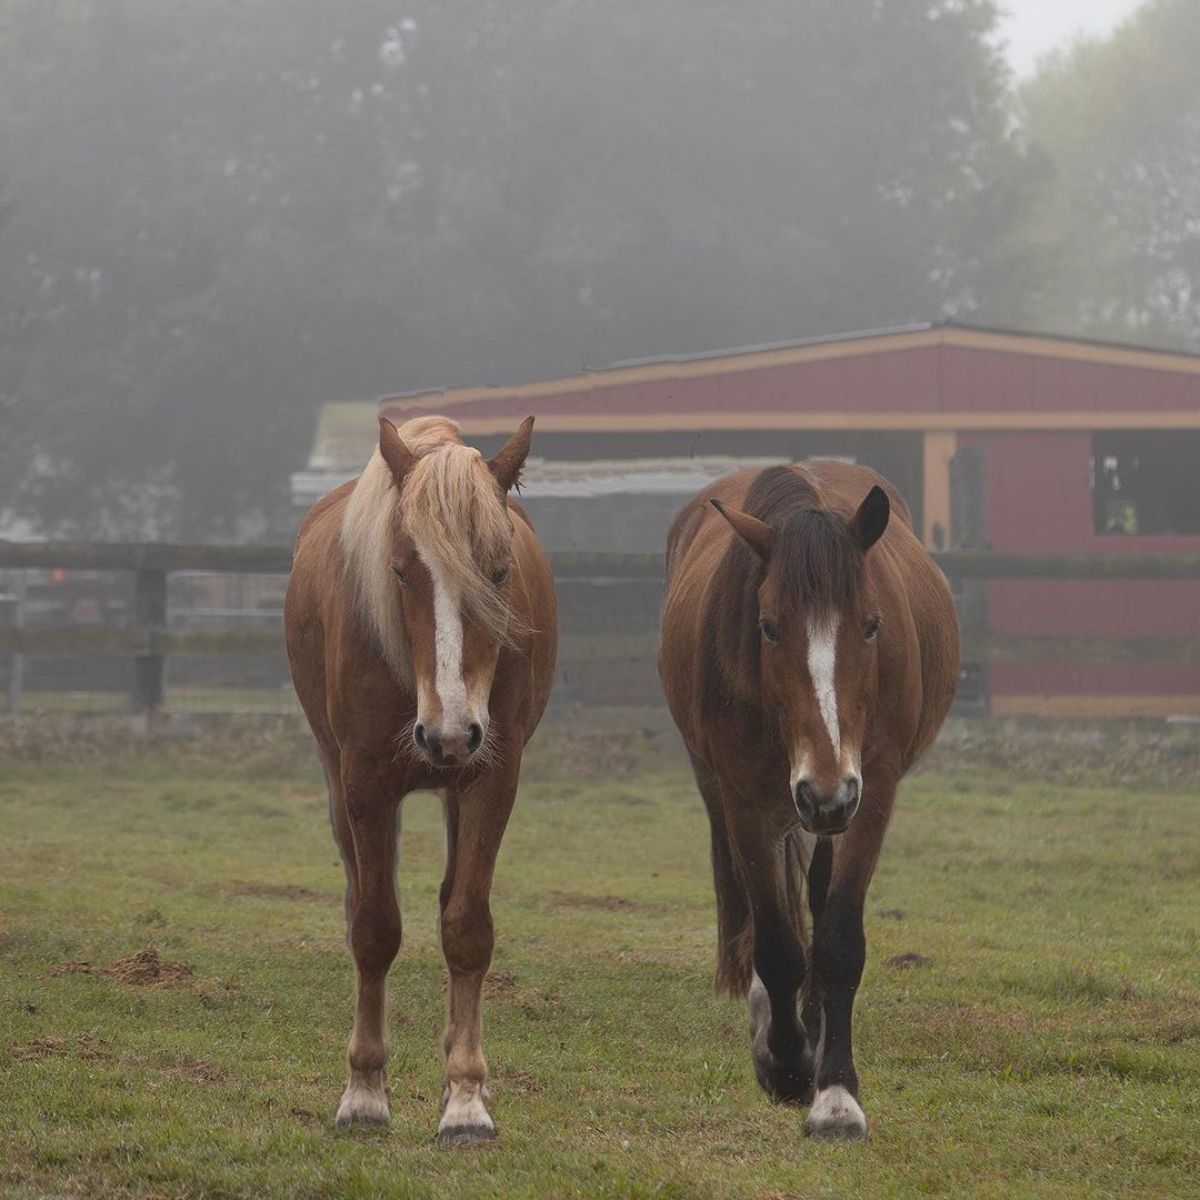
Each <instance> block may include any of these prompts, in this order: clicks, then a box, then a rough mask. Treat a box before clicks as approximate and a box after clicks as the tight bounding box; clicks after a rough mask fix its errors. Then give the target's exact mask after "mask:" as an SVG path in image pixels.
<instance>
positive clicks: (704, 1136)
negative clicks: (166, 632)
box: [0, 736, 1200, 1200]
mask: <svg viewBox="0 0 1200 1200" xmlns="http://www.w3.org/2000/svg"><path fill="white" fill-rule="evenodd" d="M997 757H998V756H997V754H992V755H991V756H990V758H991V761H990V762H988V763H985V764H984V765H981V766H974V767H972V766H969V765H965V764H958V763H956V762H955V761H954V760H953V758H952V757H949V758H948V757H947V756H944V755H943V756H941V757H939V758H938V759H937V760H936V761H935V764H934V766H933V767H932V768H931V769H929V770H927V771H926V772H925V773H923V774H920V775H918V776H917V777H915V778H914V779H912V780H911V781H910V782H909V784H908V785H907V786H906V790H905V791H904V792H903V793H902V797H901V801H900V805H899V808H898V813H897V817H896V820H895V823H894V825H893V828H892V832H891V835H890V839H889V842H888V846H887V849H886V852H885V858H884V861H883V863H882V866H881V868H880V871H879V874H878V875H877V877H876V881H875V885H874V888H873V891H872V894H871V898H870V903H869V906H868V916H867V927H868V942H869V960H868V966H867V973H866V978H865V980H864V984H863V988H862V991H861V993H860V1000H859V1005H858V1022H857V1046H858V1065H859V1070H860V1073H861V1075H862V1079H863V1099H864V1105H865V1108H866V1110H867V1113H868V1117H869V1118H870V1120H871V1140H870V1141H869V1142H868V1143H867V1144H866V1145H825V1144H815V1143H812V1142H808V1141H806V1140H805V1138H804V1137H803V1136H802V1134H801V1125H802V1121H803V1113H802V1112H800V1111H796V1110H790V1109H787V1108H779V1107H773V1106H771V1105H770V1104H769V1103H768V1102H767V1101H766V1100H765V1099H764V1098H763V1096H762V1095H761V1094H760V1093H759V1092H758V1091H757V1088H756V1086H755V1084H754V1081H753V1075H752V1071H751V1067H750V1062H749V1054H748V1046H747V1036H746V1020H745V1014H744V1009H743V1006H741V1005H735V1004H732V1003H729V1002H724V1001H717V1000H715V999H714V998H713V997H712V994H711V988H710V977H711V959H712V943H713V912H712V900H711V895H710V883H709V879H708V867H707V858H706V855H707V847H706V829H705V821H704V818H703V815H702V811H701V807H700V804H699V801H698V799H697V798H696V797H695V795H694V793H693V790H692V787H691V785H690V783H689V780H688V778H687V776H686V774H685V772H684V770H683V768H682V766H681V764H680V762H679V760H678V758H677V756H676V752H675V751H674V750H673V749H672V748H671V746H670V744H669V743H668V742H666V741H665V739H657V740H653V741H651V740H646V739H643V738H640V737H638V738H622V737H618V736H608V737H605V738H603V739H590V740H589V739H584V738H567V737H564V736H555V737H551V738H547V739H545V740H544V741H542V742H541V743H540V744H535V747H534V748H533V749H532V750H531V753H530V758H529V762H528V770H527V776H526V781H525V784H524V787H523V792H522V795H521V798H520V800H519V802H518V808H517V812H516V814H515V816H514V819H513V823H512V825H511V827H510V831H509V835H508V838H507V840H506V843H505V848H504V853H503V855H502V862H501V867H500V871H499V875H498V879H497V886H496V892H495V901H494V912H495V917H496V925H497V931H498V934H497V955H496V961H495V963H494V966H493V975H492V978H491V979H490V980H489V982H488V985H487V994H488V1004H487V1009H486V1013H485V1036H486V1047H487V1051H488V1056H489V1059H490V1063H491V1067H492V1072H493V1081H494V1082H493V1091H494V1095H495V1102H494V1105H493V1110H494V1115H495V1117H496V1119H497V1123H498V1126H499V1128H500V1131H501V1138H500V1141H499V1142H498V1143H497V1144H496V1145H495V1146H493V1147H491V1148H488V1149H484V1150H471V1151H463V1150H444V1149H439V1148H437V1147H435V1146H434V1145H433V1143H432V1138H433V1134H434V1131H435V1129H436V1125H437V1115H438V1097H439V1094H440V1064H439V1059H438V1043H439V1038H440V1032H441V1026H442V1020H443V993H442V969H441V963H440V957H439V953H438V950H437V940H436V924H435V909H436V888H437V881H438V878H439V872H440V866H441V831H440V816H439V813H438V809H437V805H436V802H435V801H433V800H432V799H431V798H429V797H423V796H417V797H413V798H411V799H410V800H409V801H408V802H406V810H405V813H404V841H403V851H402V863H401V876H400V878H401V884H400V890H401V897H402V906H403V909H404V915H405V936H406V944H405V949H404V951H403V952H402V954H401V957H400V959H399V960H398V961H397V964H396V966H395V967H394V968H393V972H392V986H391V997H392V1003H391V1015H390V1021H389V1025H390V1030H391V1037H392V1057H391V1091H392V1123H391V1127H390V1129H389V1130H387V1131H386V1132H382V1133H379V1132H375V1133H350V1134H338V1133H335V1132H334V1130H333V1128H332V1116H333V1111H334V1108H335V1105H336V1103H337V1099H338V1095H339V1093H340V1090H341V1087H342V1083H343V1055H344V1047H345V1041H346V1037H347V1035H348V1032H349V1022H350V1015H351V994H352V972H351V967H350V962H349V957H348V954H347V952H346V950H345V947H344V942H343V936H342V912H341V899H340V892H341V883H342V874H341V866H340V864H339V863H338V861H337V855H336V854H335V852H334V850H333V846H332V843H331V840H330V837H329V832H328V826H327V822H326V815H325V799H324V796H323V794H322V791H321V788H320V786H319V783H318V780H317V776H316V772H315V770H313V769H311V767H310V760H309V758H308V757H307V755H306V752H305V750H304V747H303V743H302V742H298V741H296V740H295V739H293V740H292V741H289V742H288V743H287V744H285V745H282V746H276V745H274V744H271V743H268V742H260V741H256V740H254V739H248V738H243V739H241V740H238V741H233V742H231V743H230V745H229V746H228V747H227V748H225V750H224V751H223V752H221V753H217V752H216V750H215V749H214V747H212V746H208V747H199V748H196V747H174V748H168V749H158V750H156V749H139V750H136V751H134V750H130V749H129V748H127V747H122V746H119V745H115V746H114V747H112V748H111V749H108V750H106V749H105V748H104V747H103V746H100V747H96V746H93V747H91V748H89V749H88V751H87V753H82V752H81V753H77V754H76V753H70V752H68V751H67V750H64V752H63V753H61V754H49V755H48V756H47V755H43V756H42V757H41V758H40V759H39V758H38V756H37V755H34V754H32V753H30V752H29V747H28V746H27V745H26V746H24V748H23V749H22V752H21V753H16V754H12V755H10V756H9V757H8V759H7V761H6V762H5V772H4V776H3V780H2V782H0V1194H3V1195H4V1196H6V1197H19V1198H24V1197H33V1196H42V1195H71V1196H74V1195H84V1196H123V1195H137V1196H172V1197H173V1196H189V1197H191V1196H195V1197H200V1196H205V1197H233V1196H238V1197H241V1196H245V1197H274V1196H297V1197H341V1196H363V1197H366V1196H398V1197H408V1196H427V1195H446V1196H493V1195H494V1196H662V1197H670V1196H687V1197H690V1196H697V1197H702V1196H713V1197H734V1196H748V1197H761V1198H764V1200H767V1198H771V1200H781V1198H782V1197H792V1196H794V1197H817V1196H834V1197H855V1198H856V1200H858V1198H869V1197H876V1196H908V1195H923V1194H931V1195H946V1196H954V1197H963V1196H970V1197H976V1196H978V1197H990V1196H995V1197H1000V1196H1004V1197H1009V1196H1021V1197H1060V1196H1087V1197H1092V1196H1109V1195H1138V1196H1153V1197H1161V1196H1195V1195H1197V1194H1198V1193H1200V1176H1198V1174H1197V1172H1198V1171H1200V1157H1198V1151H1197V1144H1198V1142H1200V990H1198V980H1197V972H1198V966H1200V953H1198V952H1200V801H1198V798H1197V794H1196V791H1197V789H1196V781H1195V778H1194V776H1191V775H1190V774H1189V773H1188V772H1183V773H1182V774H1180V773H1179V772H1176V773H1175V774H1174V776H1173V777H1172V776H1170V774H1168V777H1166V778H1159V779H1158V781H1157V782H1155V781H1154V780H1153V779H1145V780H1143V781H1142V782H1140V783H1134V782H1130V781H1129V780H1128V779H1126V780H1125V781H1123V782H1122V783H1121V784H1120V785H1114V784H1111V783H1105V782H1104V778H1105V773H1104V772H1103V771H1095V772H1093V776H1092V778H1091V780H1090V781H1086V780H1085V781H1084V782H1079V781H1078V780H1075V781H1072V782H1070V783H1067V782H1061V781H1060V782H1053V781H1050V782H1048V781H1046V780H1045V779H1044V778H1043V779H1039V778H1038V777H1037V775H1038V772H1036V771H1029V770H1028V764H1023V766H1022V770H1023V772H1025V774H1026V777H1020V776H1018V775H1016V774H1013V773H1012V772H1010V771H1007V770H1002V769H999V768H998V767H997V766H996V765H995V761H996V759H997ZM999 757H1000V758H1002V755H1001V756H999ZM1015 761H1016V760H1015V759H1014V762H1015ZM1126 765H1127V764H1126ZM1127 773H1128V772H1127V771H1126V774H1127ZM149 947H153V948H154V949H155V951H156V953H157V961H155V959H154V958H153V957H152V956H150V955H149V954H147V953H146V951H147V949H148V948H149ZM139 955H140V957H139ZM905 955H919V956H921V957H922V959H924V960H928V961H925V962H924V963H923V964H922V965H917V966H908V967H900V966H895V965H889V962H888V960H889V959H892V958H895V957H897V956H905ZM181 964H186V965H181Z"/></svg>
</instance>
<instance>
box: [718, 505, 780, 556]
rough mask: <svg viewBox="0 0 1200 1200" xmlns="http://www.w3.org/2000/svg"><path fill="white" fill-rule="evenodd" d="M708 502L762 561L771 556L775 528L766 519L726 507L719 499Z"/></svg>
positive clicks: (773, 546)
mask: <svg viewBox="0 0 1200 1200" xmlns="http://www.w3.org/2000/svg"><path fill="white" fill-rule="evenodd" d="M709 504H711V505H712V506H713V508H715V509H716V510H717V512H719V513H720V514H721V516H723V517H724V518H725V520H727V521H728V522H729V524H730V525H731V526H732V527H733V532H734V533H736V534H737V535H738V537H740V538H741V539H742V541H743V542H745V543H746V545H747V546H749V547H750V549H751V550H753V551H754V553H755V554H757V555H758V557H759V558H761V559H762V560H763V562H766V561H767V560H768V559H769V558H770V557H771V551H772V550H773V549H774V548H775V530H774V529H772V528H771V526H770V525H768V524H767V523H766V521H760V520H759V519H758V518H757V517H752V516H751V515H750V514H749V513H744V512H741V511H739V510H738V509H736V508H727V507H726V506H725V505H724V504H722V503H721V501H720V500H716V499H710V500H709Z"/></svg>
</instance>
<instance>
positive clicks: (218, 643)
mask: <svg viewBox="0 0 1200 1200" xmlns="http://www.w3.org/2000/svg"><path fill="white" fill-rule="evenodd" d="M550 557H551V566H552V567H553V569H554V574H555V578H556V580H557V581H558V584H559V590H560V597H561V598H562V600H563V601H564V604H563V615H564V620H563V623H562V633H563V637H562V641H561V645H560V662H561V663H562V664H563V665H564V667H565V668H566V669H567V670H568V671H570V670H583V671H586V669H587V668H588V667H589V666H599V665H602V664H603V665H606V666H608V667H609V668H612V667H614V666H619V665H620V664H622V663H627V664H635V663H636V664H638V665H639V669H640V670H641V672H642V674H641V675H640V676H639V677H638V679H637V682H636V685H634V686H632V687H631V688H630V691H631V694H633V695H637V694H639V691H638V689H640V688H643V687H644V686H645V682H646V680H647V679H650V680H652V676H653V662H654V652H655V645H656V640H657V636H656V632H655V628H656V623H657V596H658V591H659V588H660V585H661V577H662V558H661V556H659V555H646V554H605V553H595V554H575V553H557V554H552V555H551V556H550ZM934 558H935V559H936V561H937V563H938V565H939V566H940V567H941V569H942V570H943V571H944V572H945V574H946V576H947V578H949V579H950V581H951V583H952V585H955V586H956V587H959V588H961V585H962V584H963V583H966V582H969V581H976V580H993V579H1047V580H1057V579H1157V580H1200V555H1132V554H1131V555H1106V556H1085V555H1050V554H995V553H991V552H949V553H942V554H935V555H934ZM290 567H291V548H290V547H288V546H209V545H190V546H189V545H170V544H154V543H152V544H128V543H83V542H5V541H0V569H10V570H12V569H16V570H35V569H60V570H67V571H129V572H132V573H133V575H134V581H135V584H134V603H133V609H132V619H131V620H130V621H129V622H128V623H126V624H123V625H121V626H117V627H114V626H96V625H72V626H68V627H65V628H33V627H23V626H21V624H20V623H19V622H18V621H15V620H12V619H9V620H8V621H5V620H4V618H3V614H2V613H0V656H9V657H19V656H26V655H28V656H37V655H106V656H116V657H127V658H131V659H132V660H133V663H134V673H133V685H132V701H133V704H134V706H135V708H136V709H138V710H139V711H141V712H145V713H153V712H155V711H156V710H158V709H159V707H160V706H161V705H162V702H163V688H164V678H165V669H166V660H167V657H168V656H169V655H172V654H201V655H230V654H233V655H237V654H242V655H246V654H252V653H261V652H278V651H279V650H280V648H281V645H282V630H281V629H280V628H279V627H275V628H266V629H264V628H257V629H229V630H215V631H212V630H201V631H188V632H182V631H174V632H173V631H171V630H170V629H169V628H168V611H167V578H168V576H169V575H170V574H171V573H173V572H177V571H208V572H217V573H229V574H255V575H259V574H266V575H269V574H279V575H284V574H286V573H287V572H288V570H289V569H290ZM606 589H607V590H606ZM614 589H615V591H614ZM621 589H626V592H627V593H628V594H629V595H631V596H633V597H634V600H633V602H632V603H631V604H628V605H626V606H625V607H624V608H622V606H621V605H619V604H614V603H613V602H612V597H614V596H616V595H619V594H620V593H621ZM629 589H633V590H632V591H629ZM626 618H628V619H626ZM960 619H961V621H962V626H963V658H964V662H966V663H968V664H975V665H977V666H978V667H979V668H980V669H981V670H982V671H983V672H984V673H985V674H986V665H987V664H989V663H994V662H1024V661H1039V662H1133V661H1137V662H1146V661H1153V662H1176V663H1179V662H1184V663H1196V662H1200V644H1198V643H1197V641H1196V640H1195V639H1192V638H1179V637H1137V638H1116V637H1071V636H1059V635H1053V636H1036V637H1005V636H997V635H994V634H992V633H990V632H989V630H988V628H987V614H986V604H984V605H981V606H978V605H967V606H963V607H960ZM647 670H648V672H649V674H646V672H647ZM655 694H656V693H655Z"/></svg>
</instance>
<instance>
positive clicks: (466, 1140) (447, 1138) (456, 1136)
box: [437, 1125, 496, 1146]
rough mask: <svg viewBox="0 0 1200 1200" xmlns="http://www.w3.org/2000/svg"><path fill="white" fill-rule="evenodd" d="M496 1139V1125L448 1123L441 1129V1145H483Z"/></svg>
mask: <svg viewBox="0 0 1200 1200" xmlns="http://www.w3.org/2000/svg"><path fill="white" fill-rule="evenodd" d="M495 1140H496V1127H495V1126H494V1125H447V1126H446V1128H445V1129H439V1130H438V1135H437V1144H438V1145H439V1146H483V1145H486V1144H487V1143H488V1142H494V1141H495Z"/></svg>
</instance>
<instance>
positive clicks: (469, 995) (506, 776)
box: [438, 764, 517, 1143]
mask: <svg viewBox="0 0 1200 1200" xmlns="http://www.w3.org/2000/svg"><path fill="white" fill-rule="evenodd" d="M516 790H517V764H505V765H504V766H503V767H501V768H498V769H497V770H496V771H494V772H491V773H489V774H488V775H486V776H484V777H482V778H480V779H478V780H476V781H475V782H474V783H472V784H471V785H470V786H469V787H467V788H464V789H463V790H461V791H454V790H451V791H450V792H449V793H448V795H447V798H446V815H447V823H446V830H447V844H448V845H447V856H446V878H445V881H444V883H443V884H442V895H441V901H442V905H441V907H442V952H443V953H444V954H445V957H446V966H447V967H448V968H449V970H450V1004H449V1015H448V1020H447V1023H446V1038H445V1055H446V1059H445V1072H444V1080H445V1091H444V1093H443V1104H442V1119H441V1123H440V1124H439V1126H438V1140H439V1141H441V1142H455V1143H471V1142H483V1141H488V1140H490V1139H491V1138H493V1137H495V1136H496V1129H495V1126H494V1125H493V1123H492V1118H491V1116H490V1115H489V1114H488V1110H487V1102H488V1099H489V1097H488V1090H487V1061H486V1060H485V1059H484V1056H483V1017H482V1011H481V1005H480V998H481V992H482V988H483V980H484V977H485V976H486V974H487V970H488V967H489V966H490V965H491V961H492V945H493V940H494V939H493V932H492V911H491V906H490V903H489V898H490V896H491V891H492V875H493V873H494V871H495V867H496V854H497V853H498V851H499V849H500V840H501V838H503V836H504V828H505V826H506V825H507V824H508V816H509V813H510V812H511V811H512V805H513V800H514V798H515V796H516Z"/></svg>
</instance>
